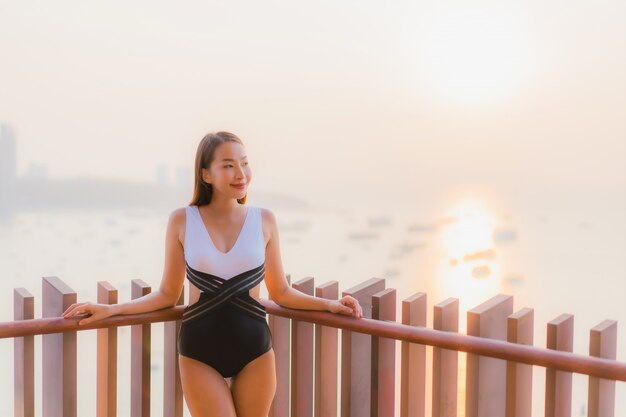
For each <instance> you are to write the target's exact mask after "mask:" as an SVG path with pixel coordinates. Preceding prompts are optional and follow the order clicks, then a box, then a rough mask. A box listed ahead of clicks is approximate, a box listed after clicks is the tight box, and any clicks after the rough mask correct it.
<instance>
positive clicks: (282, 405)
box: [268, 274, 291, 417]
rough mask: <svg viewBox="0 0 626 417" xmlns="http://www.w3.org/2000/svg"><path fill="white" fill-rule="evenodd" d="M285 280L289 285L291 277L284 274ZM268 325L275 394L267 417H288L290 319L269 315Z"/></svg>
mask: <svg viewBox="0 0 626 417" xmlns="http://www.w3.org/2000/svg"><path fill="white" fill-rule="evenodd" d="M285 278H286V279H287V283H289V284H290V285H291V275H289V274H286V276H285ZM271 299H272V298H271V297H270V300H271ZM268 325H269V327H270V332H271V333H272V347H273V349H274V357H275V358H276V394H274V400H273V401H272V406H271V407H270V414H269V417H289V383H290V381H289V380H290V366H291V348H290V345H291V319H289V318H287V317H279V316H274V315H273V314H270V315H268Z"/></svg>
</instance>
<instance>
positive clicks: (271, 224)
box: [259, 207, 278, 244]
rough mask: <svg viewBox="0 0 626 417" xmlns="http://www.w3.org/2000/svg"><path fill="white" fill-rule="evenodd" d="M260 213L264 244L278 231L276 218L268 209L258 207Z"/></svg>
mask: <svg viewBox="0 0 626 417" xmlns="http://www.w3.org/2000/svg"><path fill="white" fill-rule="evenodd" d="M259 210H260V211H261V219H262V221H263V236H264V237H265V243H266V244H267V242H269V240H270V239H271V237H272V235H274V234H275V233H276V231H277V230H278V226H277V222H276V216H275V215H274V212H273V211H272V210H270V209H267V208H263V207H259Z"/></svg>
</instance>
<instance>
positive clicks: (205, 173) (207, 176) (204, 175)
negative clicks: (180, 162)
mask: <svg viewBox="0 0 626 417" xmlns="http://www.w3.org/2000/svg"><path fill="white" fill-rule="evenodd" d="M202 181H204V182H207V183H211V173H210V172H209V170H208V169H206V168H202Z"/></svg>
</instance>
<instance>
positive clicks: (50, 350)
mask: <svg viewBox="0 0 626 417" xmlns="http://www.w3.org/2000/svg"><path fill="white" fill-rule="evenodd" d="M41 294H42V299H43V300H42V316H43V317H60V316H61V315H62V314H63V312H64V311H65V310H67V308H69V306H71V305H72V304H74V303H75V302H76V292H74V290H72V289H71V288H70V287H69V286H68V285H67V284H65V283H64V282H63V281H61V280H60V279H59V278H58V277H43V278H42V291H41ZM42 339H43V340H42V346H41V348H42V349H41V350H42V354H43V360H42V368H43V372H42V379H43V402H42V410H43V417H76V409H77V394H76V392H77V391H76V388H77V387H76V382H77V381H76V379H77V362H76V331H69V332H64V333H54V334H46V335H43V336H42Z"/></svg>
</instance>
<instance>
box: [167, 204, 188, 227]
mask: <svg viewBox="0 0 626 417" xmlns="http://www.w3.org/2000/svg"><path fill="white" fill-rule="evenodd" d="M186 215H187V208H186V207H179V208H177V209H174V211H172V212H171V213H170V218H169V220H170V222H172V223H175V224H176V223H180V222H183V223H184V222H185V217H186Z"/></svg>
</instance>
